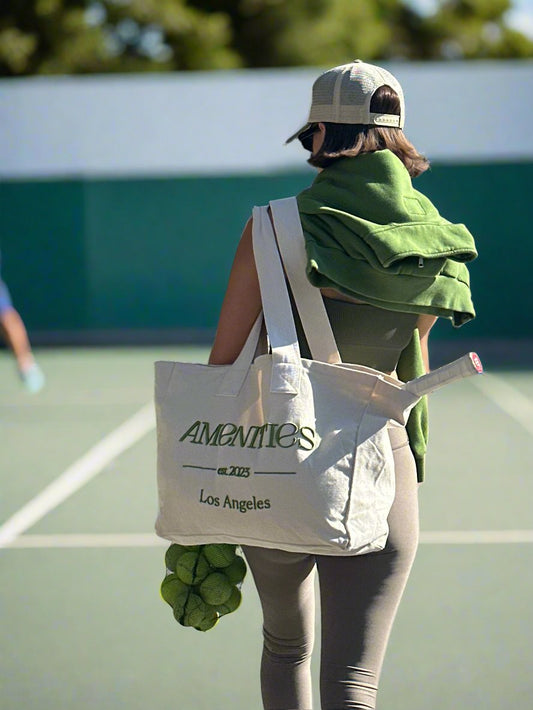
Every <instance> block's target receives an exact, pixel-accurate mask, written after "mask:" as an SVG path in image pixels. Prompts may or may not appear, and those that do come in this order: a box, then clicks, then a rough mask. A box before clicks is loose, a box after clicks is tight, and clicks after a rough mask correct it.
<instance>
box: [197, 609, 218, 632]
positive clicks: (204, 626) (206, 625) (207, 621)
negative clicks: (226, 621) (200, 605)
mask: <svg viewBox="0 0 533 710" xmlns="http://www.w3.org/2000/svg"><path fill="white" fill-rule="evenodd" d="M219 618H220V617H219V615H218V614H217V612H216V611H215V609H214V608H213V607H208V608H207V612H206V615H205V616H204V620H203V621H202V622H201V623H200V624H198V626H195V627H194V628H195V629H196V630H197V631H209V629H212V628H213V626H215V625H216V624H217V623H218V620H219Z"/></svg>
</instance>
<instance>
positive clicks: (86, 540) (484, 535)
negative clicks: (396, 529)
mask: <svg viewBox="0 0 533 710" xmlns="http://www.w3.org/2000/svg"><path fill="white" fill-rule="evenodd" d="M420 543H421V544H423V545H483V544H485V545H495V544H506V545H509V544H519V543H533V530H426V531H423V532H421V534H420ZM168 545H170V542H169V541H168V540H163V539H161V538H159V537H157V536H156V535H155V534H154V533H102V534H98V533H97V534H92V533H88V534H63V535H23V536H21V537H19V538H17V539H15V540H13V541H12V542H11V543H10V544H9V545H6V547H11V548H17V549H21V548H22V549H36V548H61V547H63V548H66V547H96V548H99V547H162V546H163V547H164V546H168Z"/></svg>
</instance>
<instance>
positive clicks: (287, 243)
mask: <svg viewBox="0 0 533 710" xmlns="http://www.w3.org/2000/svg"><path fill="white" fill-rule="evenodd" d="M270 209H271V211H272V218H273V220H274V227H275V229H276V236H277V238H278V246H279V250H280V252H281V257H282V259H283V264H284V265H285V272H286V274H287V278H288V280H289V284H290V286H291V290H292V293H293V296H294V301H295V303H296V307H297V309H298V313H299V315H300V320H301V322H302V327H303V329H304V333H305V337H306V339H307V344H308V345H309V350H310V351H311V355H312V357H313V359H314V360H320V361H321V362H329V363H340V362H341V357H340V354H339V351H338V348H337V344H336V342H335V336H334V335H333V331H332V329H331V325H330V322H329V318H328V316H327V312H326V307H325V306H324V301H323V300H322V296H321V294H320V289H318V288H316V287H315V286H313V285H312V284H311V283H310V282H309V279H308V278H307V275H306V267H307V255H306V251H305V239H304V235H303V231H302V223H301V221H300V214H299V212H298V203H297V201H296V198H295V197H288V198H285V199H283V200H273V201H272V202H271V203H270Z"/></svg>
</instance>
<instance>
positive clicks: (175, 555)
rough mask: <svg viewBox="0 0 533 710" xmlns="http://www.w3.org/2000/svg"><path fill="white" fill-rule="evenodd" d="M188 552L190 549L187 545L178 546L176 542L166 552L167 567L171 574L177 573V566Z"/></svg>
mask: <svg viewBox="0 0 533 710" xmlns="http://www.w3.org/2000/svg"><path fill="white" fill-rule="evenodd" d="M186 552H188V548H187V547H185V545H178V544H176V543H175V542H174V543H172V545H171V546H170V547H169V548H168V550H167V551H166V552H165V566H166V568H167V569H168V570H170V572H175V571H176V564H177V562H178V560H179V558H180V557H181V556H182V555H183V554H185V553H186Z"/></svg>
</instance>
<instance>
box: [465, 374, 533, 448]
mask: <svg viewBox="0 0 533 710" xmlns="http://www.w3.org/2000/svg"><path fill="white" fill-rule="evenodd" d="M470 381H471V382H472V384H473V385H474V386H475V387H477V388H478V389H479V390H481V392H483V394H484V395H485V396H486V397H488V399H490V400H492V401H493V402H494V404H495V405H496V406H497V407H499V408H500V409H501V410H502V411H504V412H505V413H506V414H508V415H509V416H510V417H511V418H512V419H514V420H515V421H516V422H518V424H520V425H521V426H523V427H524V429H525V430H526V431H528V432H529V433H530V434H533V401H532V400H531V399H529V397H526V395H524V394H522V392H520V390H518V389H516V387H513V385H510V384H509V383H508V382H506V381H505V380H504V379H503V378H502V377H499V376H496V375H492V374H488V373H485V374H484V375H483V376H482V377H472V378H471V380H470Z"/></svg>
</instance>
